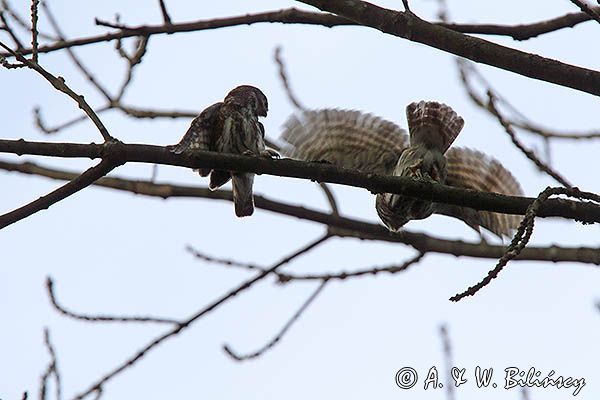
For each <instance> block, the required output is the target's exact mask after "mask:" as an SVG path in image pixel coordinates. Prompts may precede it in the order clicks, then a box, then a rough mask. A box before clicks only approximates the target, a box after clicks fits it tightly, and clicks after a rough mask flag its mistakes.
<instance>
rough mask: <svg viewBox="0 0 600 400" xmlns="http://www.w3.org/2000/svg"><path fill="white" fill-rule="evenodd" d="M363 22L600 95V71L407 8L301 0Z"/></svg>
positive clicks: (352, 1)
mask: <svg viewBox="0 0 600 400" xmlns="http://www.w3.org/2000/svg"><path fill="white" fill-rule="evenodd" d="M300 1H301V2H302V3H305V4H309V5H312V6H315V7H317V8H319V9H320V10H322V11H327V12H331V13H334V14H337V15H339V16H341V17H344V18H347V19H349V20H352V21H355V22H357V23H359V24H361V25H364V26H369V27H371V28H374V29H377V30H379V31H381V32H384V33H388V34H390V35H394V36H398V37H401V38H404V39H407V40H410V41H413V42H418V43H423V44H425V45H428V46H431V47H434V48H436V49H439V50H443V51H445V52H448V53H451V54H455V55H457V56H461V57H465V58H468V59H470V60H472V61H475V62H478V63H483V64H488V65H491V66H494V67H498V68H502V69H504V70H507V71H511V72H514V73H517V74H520V75H523V76H527V77H529V78H533V79H539V80H542V81H546V82H550V83H554V84H557V85H561V86H566V87H570V88H572V89H576V90H580V91H583V92H586V93H590V94H593V95H596V96H598V95H600V72H598V71H593V70H590V69H586V68H581V67H577V66H574V65H569V64H565V63H561V62H559V61H556V60H553V59H549V58H545V57H541V56H538V55H535V54H530V53H526V52H523V51H520V50H516V49H513V48H509V47H506V46H501V45H499V44H496V43H492V42H489V41H487V40H484V39H480V38H477V37H473V36H468V35H464V34H462V33H459V32H456V31H452V30H450V29H447V28H444V27H442V26H438V25H435V24H432V23H429V22H427V21H424V20H422V19H420V18H418V17H417V16H416V15H414V14H412V13H407V12H397V11H394V10H390V9H386V8H382V7H378V6H376V5H374V4H371V3H368V2H366V1H360V0H343V1H342V0H300Z"/></svg>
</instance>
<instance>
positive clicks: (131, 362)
mask: <svg viewBox="0 0 600 400" xmlns="http://www.w3.org/2000/svg"><path fill="white" fill-rule="evenodd" d="M330 237H331V236H329V234H325V235H324V236H321V237H320V238H318V239H316V240H314V241H312V242H310V243H309V244H308V245H306V246H304V247H302V248H301V249H300V250H298V251H296V252H294V253H293V254H291V255H289V256H287V257H285V258H283V259H282V260H281V261H279V262H278V263H276V264H275V265H273V266H272V267H271V268H269V269H267V270H265V271H263V272H260V273H259V274H258V275H256V276H255V277H253V278H251V279H249V280H247V281H245V282H243V283H242V284H240V285H239V286H238V287H236V288H235V289H233V290H231V291H230V292H228V293H226V294H224V295H223V296H221V297H219V298H218V299H217V300H215V301H214V302H212V303H211V304H209V305H208V306H206V307H205V308H203V309H201V310H200V311H198V312H197V313H195V314H194V315H192V316H191V317H190V318H188V319H187V320H185V321H184V322H182V323H181V324H179V325H177V326H176V327H174V328H173V329H171V330H169V331H168V332H166V333H165V334H163V335H161V336H159V337H157V338H156V339H154V340H152V341H151V342H150V343H148V344H147V345H146V346H144V347H143V348H141V349H140V350H139V351H138V352H136V353H135V354H134V355H132V356H131V357H129V358H128V359H127V360H125V361H124V362H123V363H121V364H119V365H118V366H117V367H116V368H114V369H113V370H111V371H110V372H108V373H107V374H105V375H103V376H102V377H101V378H100V379H98V380H97V381H96V382H94V383H93V384H92V385H91V386H90V387H89V388H88V389H86V390H84V391H83V392H81V393H80V394H78V395H77V396H75V400H81V399H82V398H84V397H86V396H87V395H89V394H91V393H92V392H94V391H96V390H98V389H100V388H101V387H102V385H104V384H105V383H106V382H108V381H109V380H111V379H112V378H114V377H115V376H117V375H119V374H120V373H122V372H123V371H125V370H126V369H127V368H129V367H131V366H132V365H134V364H135V363H136V362H137V361H138V360H140V359H141V358H142V357H144V356H145V355H146V354H148V353H149V352H150V351H151V350H152V349H154V348H155V347H156V346H157V345H159V344H160V343H162V342H164V341H165V340H167V339H169V338H171V337H173V336H176V335H178V334H179V333H180V332H181V331H183V330H184V329H186V328H189V327H190V326H191V325H192V324H193V323H194V322H196V321H197V320H198V319H200V318H202V317H203V316H204V315H206V314H208V313H210V312H211V311H213V310H215V309H217V308H218V307H219V306H220V305H222V304H223V303H226V302H227V301H229V300H230V299H232V298H233V297H235V296H237V295H238V294H240V293H241V292H243V291H245V290H247V289H249V288H250V287H252V286H253V285H254V284H255V283H257V282H259V281H261V280H262V279H264V278H265V277H266V276H267V275H269V274H271V273H273V272H275V271H276V270H277V269H278V268H279V267H281V266H282V265H285V264H287V263H288V262H290V261H292V260H294V259H295V258H297V257H299V256H301V255H302V254H305V253H307V252H308V251H310V250H312V249H313V248H315V247H317V246H319V245H320V244H322V243H323V242H325V241H326V240H328V239H329V238H330Z"/></svg>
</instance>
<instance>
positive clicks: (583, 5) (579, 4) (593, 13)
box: [571, 0, 600, 23]
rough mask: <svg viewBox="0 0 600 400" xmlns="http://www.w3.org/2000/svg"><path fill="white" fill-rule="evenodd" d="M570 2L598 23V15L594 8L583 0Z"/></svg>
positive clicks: (599, 20) (599, 17)
mask: <svg viewBox="0 0 600 400" xmlns="http://www.w3.org/2000/svg"><path fill="white" fill-rule="evenodd" d="M571 3H573V4H575V5H576V6H577V7H579V8H580V9H581V11H583V12H584V13H586V14H587V15H589V16H590V17H591V18H592V19H595V20H596V21H597V22H598V23H600V15H599V14H598V13H597V12H596V10H595V9H594V8H592V7H590V6H589V5H587V4H586V2H585V1H581V0H571Z"/></svg>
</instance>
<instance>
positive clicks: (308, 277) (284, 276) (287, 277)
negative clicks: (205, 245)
mask: <svg viewBox="0 0 600 400" xmlns="http://www.w3.org/2000/svg"><path fill="white" fill-rule="evenodd" d="M186 250H187V251H189V252H190V253H191V254H192V255H193V256H194V257H196V258H198V259H200V260H203V261H207V262H210V263H214V264H220V265H223V266H226V267H236V268H241V269H245V270H250V271H256V270H258V271H264V270H265V269H266V268H264V267H259V266H257V265H254V264H251V263H247V262H241V261H235V260H231V259H227V258H221V257H213V256H209V255H206V254H204V253H201V252H200V251H198V250H196V249H194V248H193V247H191V246H187V247H186ZM424 256H425V254H424V253H419V254H417V255H416V256H414V257H413V258H411V259H409V260H408V261H405V262H404V263H402V264H400V265H398V264H392V265H388V266H384V267H369V268H365V269H360V270H355V271H349V272H347V271H342V272H332V273H325V274H304V275H298V274H289V273H286V272H275V275H276V276H277V280H278V281H279V283H288V282H291V281H331V280H345V279H349V278H356V277H360V276H365V275H377V274H380V273H389V274H396V273H399V272H403V271H405V270H407V269H408V267H410V266H411V265H413V264H416V263H418V262H419V261H421V259H422V258H423V257H424Z"/></svg>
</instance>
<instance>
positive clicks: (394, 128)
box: [281, 101, 523, 237]
mask: <svg viewBox="0 0 600 400" xmlns="http://www.w3.org/2000/svg"><path fill="white" fill-rule="evenodd" d="M406 117H407V121H408V129H409V134H408V135H407V134H406V132H405V131H404V129H402V128H400V127H399V126H398V125H396V124H394V123H393V122H390V121H386V120H384V119H382V118H379V117H376V116H373V115H371V114H365V113H362V112H360V111H348V110H338V109H323V110H314V111H304V112H303V113H302V114H301V115H298V116H292V117H290V118H289V119H288V121H287V122H286V123H285V125H284V130H283V133H282V135H281V139H282V140H283V141H284V142H285V143H286V144H285V146H284V147H283V148H282V149H281V152H282V154H283V155H285V156H287V157H290V158H295V159H299V160H305V161H326V162H329V163H331V164H334V165H336V166H339V167H344V168H349V169H355V170H359V171H363V172H366V173H374V174H379V175H393V176H407V177H412V178H415V179H420V180H425V181H429V182H437V183H444V184H446V185H450V186H455V187H460V188H465V189H474V190H480V191H485V192H494V193H500V194H506V195H512V196H520V195H522V193H523V191H522V189H521V186H520V185H519V183H518V182H517V180H516V179H515V178H514V177H513V175H512V174H511V173H510V172H509V171H508V170H507V169H506V168H504V167H503V166H502V164H500V163H499V162H498V161H497V160H495V159H493V158H491V157H489V156H487V155H485V154H483V153H481V152H479V151H476V150H472V149H468V148H460V147H453V148H450V146H451V145H452V143H453V142H454V140H455V139H456V137H457V136H458V134H459V133H460V131H461V130H462V127H463V125H464V121H463V119H462V118H461V117H459V116H458V115H457V114H456V113H455V112H454V111H453V110H452V109H451V108H450V107H449V106H447V105H445V104H441V103H437V102H433V101H428V102H425V101H421V102H419V103H411V104H409V105H408V107H407V108H406ZM375 208H376V210H377V214H378V215H379V217H380V218H381V220H382V222H383V223H384V224H385V225H386V226H387V228H388V229H390V230H391V231H397V230H399V229H400V228H401V227H402V226H403V225H404V224H406V223H407V222H408V221H410V220H413V219H423V218H427V217H428V216H430V215H431V214H432V213H437V214H443V215H447V216H451V217H455V218H459V219H461V220H462V221H464V222H465V223H466V224H467V225H469V226H470V227H471V228H473V229H475V230H476V231H477V232H480V227H483V228H485V229H487V230H489V231H490V232H492V233H494V234H496V235H497V236H499V237H504V236H509V235H511V234H512V232H513V231H514V230H515V229H517V227H518V225H519V222H520V220H521V219H520V218H519V216H516V215H508V214H500V213H494V212H489V211H478V210H475V209H472V208H468V207H460V206H454V205H447V204H441V203H434V202H431V201H427V200H422V199H417V198H413V197H408V196H402V195H398V194H392V193H380V194H378V195H377V196H376V200H375Z"/></svg>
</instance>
